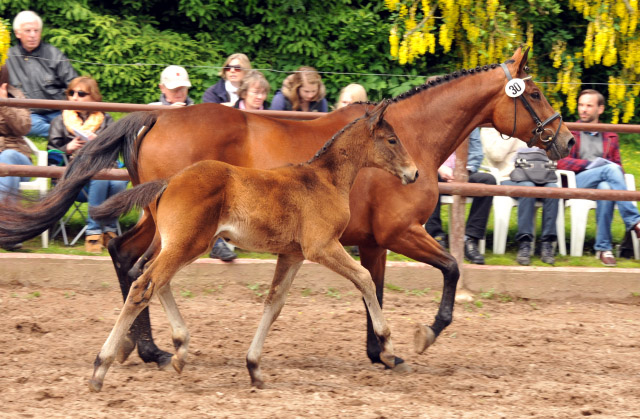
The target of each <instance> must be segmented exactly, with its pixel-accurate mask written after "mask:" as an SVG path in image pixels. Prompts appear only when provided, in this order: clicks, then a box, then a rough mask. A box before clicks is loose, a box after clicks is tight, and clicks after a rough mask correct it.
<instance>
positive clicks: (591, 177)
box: [558, 89, 640, 266]
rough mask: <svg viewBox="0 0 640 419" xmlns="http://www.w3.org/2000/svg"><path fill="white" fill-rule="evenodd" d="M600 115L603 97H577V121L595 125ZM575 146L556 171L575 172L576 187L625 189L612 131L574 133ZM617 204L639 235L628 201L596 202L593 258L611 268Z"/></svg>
mask: <svg viewBox="0 0 640 419" xmlns="http://www.w3.org/2000/svg"><path fill="white" fill-rule="evenodd" d="M603 112H604V96H602V94H601V93H600V92H598V91H596V90H592V89H587V90H583V91H582V92H580V94H579V95H578V113H579V115H580V120H579V122H588V123H599V122H600V115H602V113H603ZM572 134H573V136H574V137H575V140H576V144H575V145H574V146H573V148H572V149H571V152H570V153H569V156H568V157H565V158H563V159H560V160H558V169H563V170H571V171H573V172H575V173H576V186H577V187H578V188H589V189H593V188H596V189H613V190H626V189H627V187H626V184H625V180H624V172H623V170H622V161H621V159H620V145H619V143H618V135H617V134H615V133H613V132H597V131H596V132H587V131H574V132H572ZM616 204H617V205H618V210H619V211H620V216H621V217H622V220H623V221H624V224H625V226H626V228H627V230H635V232H636V234H637V235H638V236H640V225H639V224H640V214H638V210H637V208H636V207H635V206H634V205H633V203H632V202H631V201H616V202H614V201H597V204H596V243H595V246H594V248H595V250H596V257H597V258H599V259H600V261H601V262H602V264H603V265H605V266H615V265H616V259H615V257H614V256H613V253H612V251H611V249H612V244H611V221H612V219H613V207H614V205H616Z"/></svg>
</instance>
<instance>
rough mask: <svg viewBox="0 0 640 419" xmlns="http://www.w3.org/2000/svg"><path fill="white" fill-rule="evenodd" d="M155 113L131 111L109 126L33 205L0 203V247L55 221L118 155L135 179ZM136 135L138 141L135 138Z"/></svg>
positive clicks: (32, 234)
mask: <svg viewBox="0 0 640 419" xmlns="http://www.w3.org/2000/svg"><path fill="white" fill-rule="evenodd" d="M157 119H158V112H153V111H152V112H134V113H132V114H130V115H127V116H125V117H124V118H122V119H121V120H119V121H118V122H116V123H114V124H111V125H110V126H109V127H107V129H105V130H104V131H103V132H101V133H100V135H98V136H97V137H96V138H94V139H93V140H91V141H89V142H88V143H87V145H85V146H84V147H82V149H81V150H80V151H79V152H78V153H77V155H76V156H75V157H74V159H73V160H72V161H71V164H69V166H68V167H67V170H66V172H65V174H64V176H63V177H62V178H61V179H60V181H59V182H58V184H57V185H56V186H55V188H53V189H52V190H51V191H50V192H49V193H48V194H47V196H46V197H44V198H43V199H42V200H40V201H35V202H27V203H26V204H25V203H24V202H21V200H20V199H5V200H4V202H2V201H0V246H5V245H11V244H17V243H21V242H23V241H25V240H28V239H30V238H33V237H35V236H37V235H38V234H40V233H42V232H43V231H44V230H46V229H47V228H49V227H50V226H52V225H53V224H54V223H55V222H56V221H58V220H59V219H60V218H61V217H62V216H63V215H64V214H65V213H66V211H67V210H68V209H69V207H70V206H71V204H72V203H73V202H74V201H75V199H76V197H77V196H78V193H79V192H80V190H81V189H82V188H83V187H84V185H85V184H86V183H87V182H88V181H89V180H90V179H91V178H92V177H93V176H95V175H96V174H97V173H98V172H99V171H101V170H103V169H108V168H111V167H113V163H114V162H115V161H116V159H117V158H118V154H119V153H120V152H122V154H123V156H124V161H125V165H126V167H127V169H128V170H129V174H130V176H131V179H137V177H138V173H137V168H136V165H137V163H136V162H137V147H139V145H138V144H139V142H140V141H142V138H143V137H144V135H145V134H146V133H147V132H148V130H149V129H150V128H151V127H152V126H153V125H154V124H155V122H156V120H157ZM138 136H140V141H138V142H136V139H137V138H138Z"/></svg>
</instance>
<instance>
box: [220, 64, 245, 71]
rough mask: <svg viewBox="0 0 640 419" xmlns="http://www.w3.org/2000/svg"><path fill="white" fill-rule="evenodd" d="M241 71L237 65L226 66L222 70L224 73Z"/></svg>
mask: <svg viewBox="0 0 640 419" xmlns="http://www.w3.org/2000/svg"><path fill="white" fill-rule="evenodd" d="M231 70H234V71H242V66H239V65H228V66H226V67H225V68H224V71H231Z"/></svg>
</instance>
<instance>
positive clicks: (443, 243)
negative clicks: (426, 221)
mask: <svg viewBox="0 0 640 419" xmlns="http://www.w3.org/2000/svg"><path fill="white" fill-rule="evenodd" d="M434 239H436V241H437V242H438V244H439V245H440V246H442V248H443V249H446V248H447V238H446V237H445V236H435V237H434Z"/></svg>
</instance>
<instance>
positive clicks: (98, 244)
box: [84, 234, 102, 253]
mask: <svg viewBox="0 0 640 419" xmlns="http://www.w3.org/2000/svg"><path fill="white" fill-rule="evenodd" d="M84 250H85V251H86V252H88V253H102V234H92V235H90V236H87V237H85V239H84Z"/></svg>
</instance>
